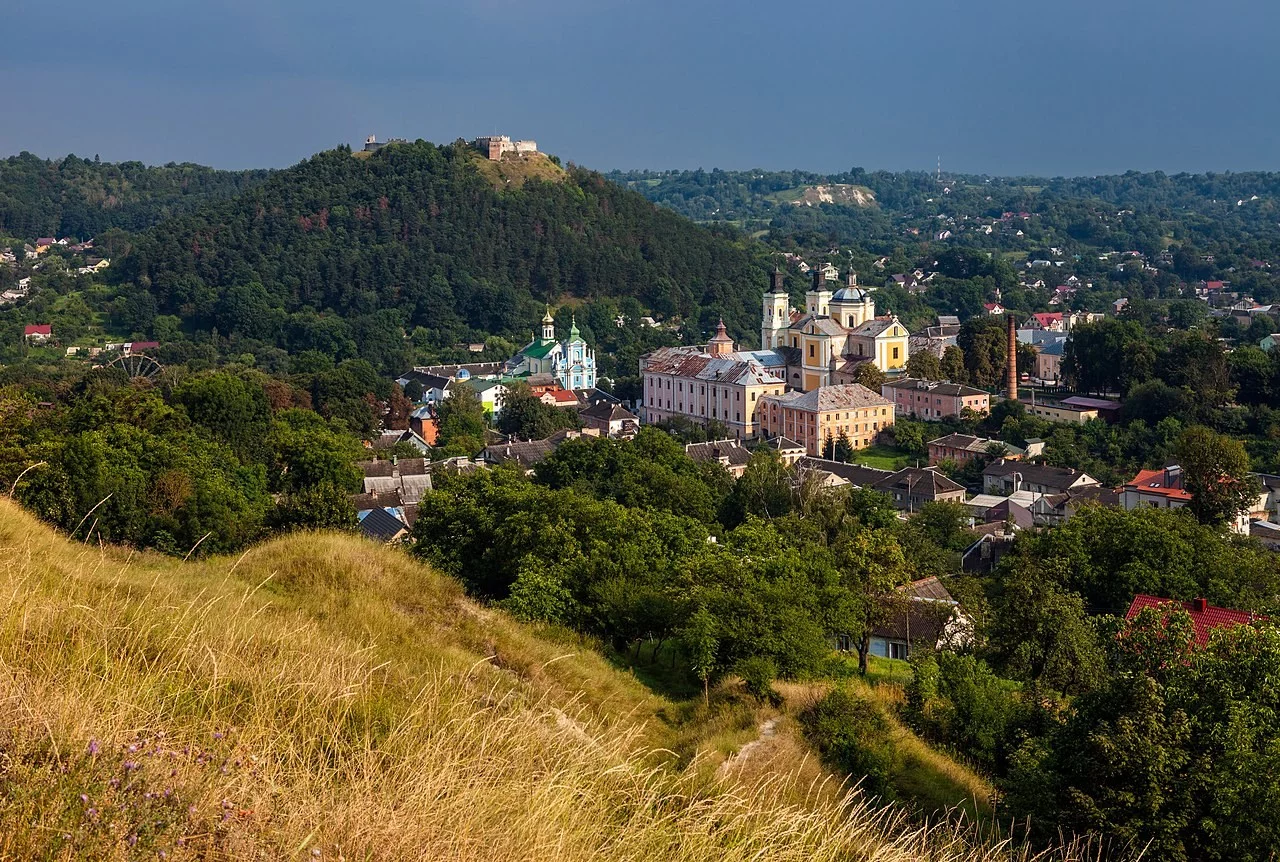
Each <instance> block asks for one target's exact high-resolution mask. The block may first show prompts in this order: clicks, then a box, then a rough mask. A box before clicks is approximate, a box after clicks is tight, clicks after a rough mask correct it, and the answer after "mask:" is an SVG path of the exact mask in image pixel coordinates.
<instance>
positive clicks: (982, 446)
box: [926, 434, 1044, 467]
mask: <svg viewBox="0 0 1280 862" xmlns="http://www.w3.org/2000/svg"><path fill="white" fill-rule="evenodd" d="M926 445H927V446H928V450H929V466H931V467H936V466H937V465H938V464H941V463H942V462H943V461H951V462H954V463H955V464H956V466H959V467H963V466H964V465H965V464H968V463H969V462H970V461H972V460H974V459H975V458H991V457H993V456H992V455H991V452H992V450H993V447H1000V449H1001V450H1002V451H1003V452H1004V454H1003V455H1001V456H999V457H1003V458H1004V459H1005V460H1008V461H1020V460H1022V459H1023V458H1036V457H1038V456H1040V455H1042V454H1043V453H1044V441H1043V440H1034V441H1032V440H1028V441H1027V447H1026V448H1025V449H1024V448H1022V447H1019V446H1015V445H1013V444H1012V443H1006V442H1004V441H1003V440H995V439H990V438H987V437H975V436H973V435H972V434H948V435H946V436H945V437H937V438H934V439H933V440H930V441H929V442H928V444H926Z"/></svg>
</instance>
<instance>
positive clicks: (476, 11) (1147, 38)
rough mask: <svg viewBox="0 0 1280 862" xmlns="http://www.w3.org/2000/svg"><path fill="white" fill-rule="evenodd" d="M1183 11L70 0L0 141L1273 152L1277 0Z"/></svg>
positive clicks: (259, 146) (12, 79) (755, 163)
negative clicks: (105, 2)
mask: <svg viewBox="0 0 1280 862" xmlns="http://www.w3.org/2000/svg"><path fill="white" fill-rule="evenodd" d="M16 7H17V8H16V9H14V10H12V11H11V14H10V20H11V21H22V20H26V21H30V22H37V21H40V20H42V19H41V16H42V9H43V7H37V6H36V4H35V3H34V2H32V0H16ZM1171 7H1172V4H1167V3H1159V2H1156V0H1131V2H1129V3H1126V4H1116V3H1104V2H1101V0H1078V2H1077V3H1074V4H1072V5H1071V8H1070V9H1069V11H1067V12H1062V11H1056V10H1053V9H1043V8H1038V7H1032V6H1030V5H1029V4H1022V3H1015V2H1013V0H987V2H984V3H980V4H969V5H967V6H964V7H961V6H960V5H959V4H955V3H954V2H948V0H922V2H919V3H915V4H872V3H866V2H856V0H855V2H847V0H846V2H840V3H837V2H833V0H801V2H798V3H792V4H789V5H787V6H786V7H785V9H783V10H779V9H778V7H777V6H776V4H767V3H763V2H760V0H749V2H747V3H740V4H734V5H730V4H725V3H704V4H677V3H673V2H671V0H652V2H650V3H647V4H624V3H620V2H617V0H592V2H588V0H545V2H543V3H541V4H531V3H520V4H517V3H512V2H509V0H462V2H460V3H456V4H451V5H440V6H435V5H434V4H423V3H421V2H417V3H415V2H411V0H386V2H384V3H383V4H381V5H380V6H379V7H377V9H376V12H369V11H368V10H365V9H356V8H352V7H350V6H342V7H337V8H316V7H315V6H307V5H303V4H301V3H299V2H297V0H254V2H249V0H211V2H209V3H206V4H204V5H202V6H200V7H193V8H175V7H174V6H173V5H171V4H162V3H159V2H158V0H122V2H120V3H117V4H113V5H112V6H111V7H104V6H102V5H101V4H90V3H88V2H86V0H69V2H68V4H67V6H66V7H65V8H60V10H59V15H58V17H57V20H56V22H50V23H48V24H42V25H41V29H40V32H41V33H44V34H46V35H48V36H49V38H43V39H37V38H16V39H11V40H10V41H9V43H7V44H6V50H5V51H4V52H3V55H2V56H0V81H3V82H4V83H5V84H6V85H7V89H8V90H9V92H10V93H14V94H17V96H16V97H14V98H11V102H10V107H9V109H8V112H7V114H6V118H5V122H4V123H0V152H2V153H5V154H16V153H18V152H20V151H23V150H27V151H30V152H32V153H35V154H38V155H41V156H42V157H58V156H62V155H65V154H67V153H69V152H74V153H76V154H77V155H81V156H87V157H89V158H92V157H93V156H94V155H95V154H96V155H100V156H101V157H102V158H103V159H105V160H109V161H129V160H137V161H143V162H147V163H156V164H163V163H167V162H170V161H176V162H183V161H187V162H196V163H200V164H207V165H211V166H213V167H218V168H227V169H243V168H279V167H286V166H288V165H292V164H295V163H297V162H298V161H300V160H301V159H304V158H306V157H307V156H309V155H310V154H312V153H314V152H317V151H320V150H324V149H329V148H332V147H334V146H336V145H337V144H339V143H350V144H351V145H352V146H356V147H358V146H360V145H361V143H362V142H363V139H364V137H365V136H366V135H368V134H376V135H378V137H379V138H390V137H405V138H409V139H416V138H425V139H427V140H434V141H436V142H447V141H451V140H454V139H455V138H458V137H464V138H471V137H474V136H476V135H480V134H486V133H491V132H495V131H497V132H501V133H505V134H510V135H511V136H513V137H521V138H534V139H536V140H537V141H538V143H539V145H540V147H542V148H543V149H544V150H546V151H548V152H552V153H555V154H558V155H560V156H561V157H562V158H564V159H566V160H571V161H574V162H578V163H580V164H583V165H587V166H589V167H592V168H595V169H598V170H602V171H607V170H612V169H622V170H643V169H645V168H646V167H647V168H648V169H650V170H669V169H676V170H679V169H694V168H697V167H702V168H705V169H708V170H709V169H712V168H724V169H731V170H732V169H739V170H746V169H752V168H761V169H765V170H793V169H799V170H808V171H813V172H815V173H836V172H840V171H844V170H848V169H849V168H850V167H853V166H860V167H864V168H866V169H867V170H877V169H884V170H923V171H932V170H934V169H935V167H936V164H937V158H938V156H939V155H941V157H942V162H943V170H944V171H948V172H953V173H967V174H987V175H993V176H1039V177H1054V176H1092V175H1099V174H1117V173H1123V172H1125V171H1127V170H1138V171H1152V170H1162V171H1164V172H1166V173H1170V174H1173V173H1181V172H1192V173H1203V172H1206V171H1213V172H1217V173H1221V172H1227V171H1233V172H1236V171H1249V170H1280V153H1278V152H1277V151H1276V150H1275V149H1274V148H1273V147H1272V146H1270V142H1271V141H1272V140H1273V139H1274V137H1275V135H1276V131H1277V129H1276V125H1277V121H1276V120H1275V119H1274V117H1275V116H1276V115H1277V114H1278V113H1280V112H1278V111H1277V108H1280V94H1277V92H1276V91H1275V88H1274V87H1270V86H1269V84H1270V83H1271V82H1273V81H1274V80H1276V78H1277V73H1280V57H1277V56H1276V55H1274V54H1273V53H1270V52H1265V51H1262V50H1255V49H1252V48H1251V47H1249V42H1248V38H1247V37H1248V36H1249V35H1250V34H1262V33H1266V32H1272V31H1273V30H1274V28H1275V25H1277V24H1280V8H1276V7H1273V6H1269V5H1264V4H1261V3H1257V2H1244V0H1226V2H1222V3H1219V4H1215V5H1214V6H1213V7H1200V6H1188V7H1187V8H1171ZM55 36H56V38H55Z"/></svg>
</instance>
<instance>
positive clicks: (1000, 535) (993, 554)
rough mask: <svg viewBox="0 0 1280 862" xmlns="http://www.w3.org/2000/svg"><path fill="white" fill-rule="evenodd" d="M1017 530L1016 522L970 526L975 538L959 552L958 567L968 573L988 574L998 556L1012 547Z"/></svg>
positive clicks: (996, 562)
mask: <svg viewBox="0 0 1280 862" xmlns="http://www.w3.org/2000/svg"><path fill="white" fill-rule="evenodd" d="M1018 531H1019V528H1018V527H1017V525H1016V524H1008V523H1006V522H1003V521H996V522H993V523H988V524H979V525H977V526H975V527H971V528H970V532H971V533H973V535H974V536H975V538H974V541H973V544H971V545H970V546H969V547H967V548H965V549H964V552H963V553H961V554H960V568H961V569H962V570H963V571H964V572H967V573H969V574H979V575H987V574H990V573H991V572H992V571H994V570H995V567H996V566H997V565H999V564H1000V558H1001V557H1003V556H1004V555H1005V554H1006V553H1008V552H1009V551H1011V550H1012V549H1013V543H1014V539H1015V538H1016V536H1017V533H1018Z"/></svg>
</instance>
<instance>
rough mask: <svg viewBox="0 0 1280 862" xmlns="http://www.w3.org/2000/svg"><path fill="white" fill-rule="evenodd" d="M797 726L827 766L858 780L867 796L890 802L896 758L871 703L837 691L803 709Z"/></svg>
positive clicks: (884, 724) (887, 728) (886, 727)
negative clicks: (799, 723) (874, 796)
mask: <svg viewBox="0 0 1280 862" xmlns="http://www.w3.org/2000/svg"><path fill="white" fill-rule="evenodd" d="M801 723H802V725H803V727H804V730H805V734H806V735H807V736H808V737H809V741H810V742H811V743H812V744H813V745H814V746H815V747H816V748H817V749H818V753H819V754H820V755H821V756H822V760H823V762H824V763H825V764H826V765H827V766H829V767H832V768H834V769H839V770H841V771H842V772H845V773H847V774H848V775H849V776H850V777H851V778H853V779H855V780H861V783H862V787H863V789H864V790H865V791H866V792H867V793H870V794H873V795H876V796H879V797H881V798H883V799H885V800H892V799H893V797H894V789H893V785H892V783H891V782H890V780H889V779H890V776H891V775H892V774H893V773H894V771H895V769H896V767H897V765H898V764H897V757H898V755H897V751H896V749H895V748H894V746H893V743H892V740H891V738H890V726H889V722H888V721H887V720H886V719H885V717H884V716H883V715H882V714H881V713H880V711H879V710H878V709H877V708H876V707H875V706H874V705H873V704H871V703H868V702H867V701H865V700H862V699H860V698H858V697H855V696H854V695H852V694H850V693H849V691H848V690H846V689H843V688H837V689H834V690H832V691H831V693H830V694H828V695H827V696H826V697H824V698H823V699H822V700H821V701H819V702H818V703H817V704H816V705H815V706H813V707H812V708H810V709H809V710H807V711H806V712H805V713H804V714H803V715H802V716H801Z"/></svg>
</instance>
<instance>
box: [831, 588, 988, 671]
mask: <svg viewBox="0 0 1280 862" xmlns="http://www.w3.org/2000/svg"><path fill="white" fill-rule="evenodd" d="M972 637H973V624H972V622H971V621H970V620H968V619H967V618H966V617H965V616H964V614H962V613H961V611H960V603H959V602H957V601H956V600H955V599H953V598H952V597H951V594H950V593H949V592H947V589H946V587H944V586H943V585H942V582H941V581H939V580H938V579H937V578H936V577H929V578H924V579H922V580H919V581H914V582H912V583H911V584H908V585H906V586H903V587H901V588H899V589H898V590H897V591H896V594H895V596H894V597H893V598H892V599H890V600H888V602H887V603H886V606H885V613H884V614H883V616H882V621H881V622H880V623H878V624H877V625H875V626H874V627H873V628H872V630H871V643H870V653H871V655H874V656H879V657H880V658H891V659H900V660H904V661H905V660H907V659H909V658H910V657H911V650H912V648H913V647H916V648H924V649H928V650H936V649H949V648H950V649H954V648H958V647H961V646H964V645H965V644H966V643H968V642H969V641H970V640H972ZM850 645H851V644H850V643H849V641H848V640H847V639H846V640H845V641H844V642H840V643H838V644H837V646H839V647H841V648H845V649H847V648H849V646H850Z"/></svg>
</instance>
